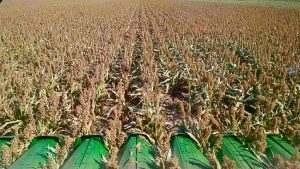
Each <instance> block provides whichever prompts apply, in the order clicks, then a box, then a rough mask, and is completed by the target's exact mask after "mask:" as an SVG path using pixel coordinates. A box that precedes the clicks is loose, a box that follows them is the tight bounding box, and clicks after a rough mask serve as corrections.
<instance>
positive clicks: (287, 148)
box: [265, 135, 300, 164]
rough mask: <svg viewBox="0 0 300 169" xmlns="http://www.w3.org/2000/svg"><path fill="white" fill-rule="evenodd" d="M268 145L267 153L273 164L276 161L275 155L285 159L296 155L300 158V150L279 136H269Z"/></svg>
mask: <svg viewBox="0 0 300 169" xmlns="http://www.w3.org/2000/svg"><path fill="white" fill-rule="evenodd" d="M267 145H268V147H267V149H266V151H265V154H266V155H267V157H268V159H269V160H270V161H271V162H272V163H273V164H274V163H275V161H274V157H275V156H281V157H282V158H283V159H284V160H290V159H291V158H292V157H293V156H294V155H297V157H298V160H300V154H299V152H298V151H297V150H296V149H295V148H294V147H293V146H291V145H290V144H289V143H288V142H287V141H285V140H284V139H282V138H281V137H279V136H276V135H269V136H267Z"/></svg>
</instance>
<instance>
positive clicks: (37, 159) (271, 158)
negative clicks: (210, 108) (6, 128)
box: [0, 133, 300, 169]
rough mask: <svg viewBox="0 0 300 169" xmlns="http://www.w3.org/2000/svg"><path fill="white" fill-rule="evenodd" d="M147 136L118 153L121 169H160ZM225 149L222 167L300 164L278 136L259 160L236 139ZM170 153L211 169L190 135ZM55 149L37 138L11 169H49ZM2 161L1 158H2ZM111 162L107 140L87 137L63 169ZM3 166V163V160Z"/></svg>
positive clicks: (191, 168)
mask: <svg viewBox="0 0 300 169" xmlns="http://www.w3.org/2000/svg"><path fill="white" fill-rule="evenodd" d="M11 140H12V137H2V138H0V152H1V150H2V149H3V145H7V146H10V142H11ZM154 142H155V141H153V140H152V139H151V138H150V137H149V136H148V135H147V134H144V133H134V134H130V135H129V137H128V138H127V140H126V141H125V143H124V144H123V145H122V147H121V148H120V152H119V153H118V162H119V166H120V168H121V169H138V168H143V169H157V168H160V166H159V164H157V163H156V161H155V157H156V155H157V153H158V150H157V149H156V148H155V147H154V144H155V143H154ZM222 142H223V143H222V147H221V149H220V150H219V151H218V152H217V154H216V156H217V159H218V161H219V162H220V163H222V162H223V158H224V157H227V158H229V159H231V160H232V161H234V162H235V165H236V167H237V168H242V169H256V168H260V169H266V168H268V167H271V168H272V167H273V166H274V164H275V157H276V156H280V157H282V158H283V159H284V160H290V159H292V158H293V157H295V156H296V155H297V156H296V157H297V158H298V160H299V161H300V153H299V151H298V150H297V149H296V148H294V147H292V146H291V145H290V144H289V143H288V142H287V141H285V140H284V139H282V138H281V137H279V136H276V135H268V136H267V145H268V147H267V149H266V151H265V153H264V154H262V155H260V156H258V155H256V154H255V153H254V152H252V151H250V150H249V149H247V148H246V147H245V146H244V145H243V144H242V143H241V141H239V139H238V138H237V137H235V136H232V135H225V136H223V141H222ZM170 147H171V150H170V153H169V155H168V157H167V160H169V159H170V157H172V156H174V157H176V158H177V159H178V162H179V166H180V167H181V169H211V168H212V166H211V164H210V163H209V161H208V159H207V158H206V157H205V156H204V154H202V150H201V148H200V147H199V144H198V142H197V140H196V139H194V137H193V136H192V135H190V134H189V133H178V134H175V135H173V136H172V137H171V140H170ZM56 148H60V144H59V139H58V138H57V137H52V136H42V137H36V138H34V139H33V140H32V142H31V144H30V146H29V148H28V150H27V151H26V152H25V153H24V154H23V155H22V156H21V157H20V158H19V159H18V160H16V161H15V162H14V163H13V164H12V165H11V166H10V167H9V168H8V169H36V168H40V167H41V166H43V165H47V163H48V162H49V157H50V156H51V157H52V158H55V157H56V152H55V151H56ZM0 157H1V156H0ZM108 159H109V150H108V149H107V148H106V147H105V143H104V139H103V137H102V136H100V135H87V136H82V137H80V138H77V139H76V141H75V144H74V149H73V151H71V152H70V154H69V156H68V157H67V159H66V160H65V162H64V164H63V165H62V166H61V167H60V169H102V168H105V161H106V160H108ZM0 163H1V159H0Z"/></svg>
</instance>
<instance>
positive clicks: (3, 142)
mask: <svg viewBox="0 0 300 169" xmlns="http://www.w3.org/2000/svg"><path fill="white" fill-rule="evenodd" d="M11 140H12V137H0V160H1V153H2V147H3V146H8V147H10V141H11ZM0 162H1V161H0Z"/></svg>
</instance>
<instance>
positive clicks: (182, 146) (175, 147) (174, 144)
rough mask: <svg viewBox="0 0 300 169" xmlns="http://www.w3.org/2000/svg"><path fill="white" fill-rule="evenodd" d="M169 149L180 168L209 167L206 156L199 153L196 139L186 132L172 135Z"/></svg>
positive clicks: (208, 168)
mask: <svg viewBox="0 0 300 169" xmlns="http://www.w3.org/2000/svg"><path fill="white" fill-rule="evenodd" d="M171 150H172V155H174V156H175V157H176V158H177V159H178V161H179V165H180V168H181V169H196V168H197V169H200V168H201V169H211V168H212V166H211V165H210V163H209V161H208V160H207V158H206V157H205V156H204V155H203V154H202V153H201V149H200V148H199V146H197V144H196V141H194V140H193V139H191V137H189V135H187V134H178V135H174V136H173V137H172V138H171Z"/></svg>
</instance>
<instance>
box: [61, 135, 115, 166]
mask: <svg viewBox="0 0 300 169" xmlns="http://www.w3.org/2000/svg"><path fill="white" fill-rule="evenodd" d="M70 155H71V156H69V158H68V159H67V160H66V162H65V163H64V165H63V166H62V167H61V169H70V168H72V169H99V168H105V164H104V162H103V159H108V155H109V153H108V149H107V148H106V147H105V144H104V142H103V139H102V137H101V136H100V135H89V136H82V137H81V138H78V139H76V141H75V147H74V151H73V152H72V153H71V154H70Z"/></svg>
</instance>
